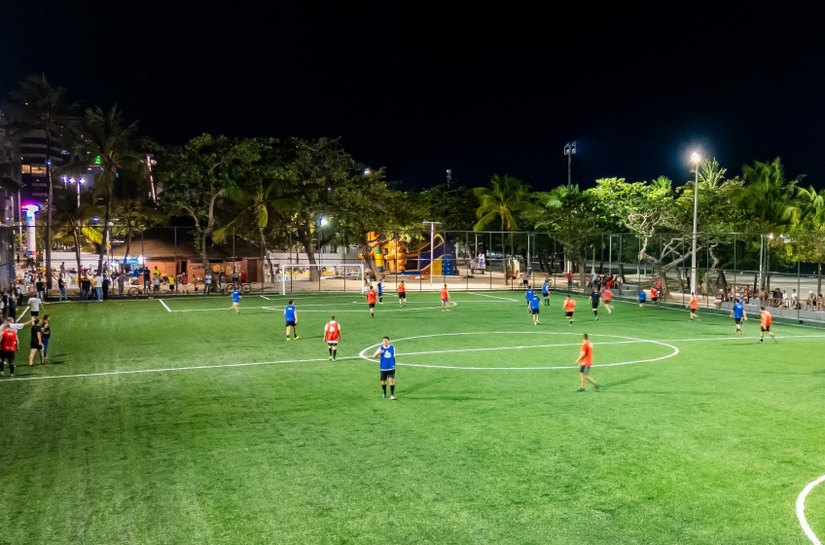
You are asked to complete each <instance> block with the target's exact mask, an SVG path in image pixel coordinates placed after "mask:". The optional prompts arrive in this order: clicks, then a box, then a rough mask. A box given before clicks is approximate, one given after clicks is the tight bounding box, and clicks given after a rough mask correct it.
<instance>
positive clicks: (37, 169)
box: [31, 165, 46, 176]
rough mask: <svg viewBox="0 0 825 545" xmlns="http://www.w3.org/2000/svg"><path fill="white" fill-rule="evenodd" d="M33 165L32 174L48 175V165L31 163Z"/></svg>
mask: <svg viewBox="0 0 825 545" xmlns="http://www.w3.org/2000/svg"><path fill="white" fill-rule="evenodd" d="M31 167H32V174H33V175H34V176H45V175H46V167H45V166H39V165H31Z"/></svg>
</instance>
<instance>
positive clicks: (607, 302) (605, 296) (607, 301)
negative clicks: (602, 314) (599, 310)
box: [602, 282, 613, 314]
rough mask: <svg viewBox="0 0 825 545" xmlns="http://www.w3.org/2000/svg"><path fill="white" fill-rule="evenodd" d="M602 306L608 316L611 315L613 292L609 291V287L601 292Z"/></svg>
mask: <svg viewBox="0 0 825 545" xmlns="http://www.w3.org/2000/svg"><path fill="white" fill-rule="evenodd" d="M608 283H609V282H608ZM602 304H603V305H604V308H605V310H607V313H608V314H613V292H612V291H610V288H609V287H605V288H604V290H602Z"/></svg>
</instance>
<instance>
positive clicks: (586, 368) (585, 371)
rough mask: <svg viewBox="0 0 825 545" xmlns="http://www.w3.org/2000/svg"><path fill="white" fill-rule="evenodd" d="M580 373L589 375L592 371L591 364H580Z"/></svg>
mask: <svg viewBox="0 0 825 545" xmlns="http://www.w3.org/2000/svg"><path fill="white" fill-rule="evenodd" d="M579 373H581V374H582V375H587V374H588V373H590V366H589V365H581V366H579Z"/></svg>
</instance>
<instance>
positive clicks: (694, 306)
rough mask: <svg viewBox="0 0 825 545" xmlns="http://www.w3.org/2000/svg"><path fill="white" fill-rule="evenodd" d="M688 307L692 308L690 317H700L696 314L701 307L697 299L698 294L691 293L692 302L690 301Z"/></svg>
mask: <svg viewBox="0 0 825 545" xmlns="http://www.w3.org/2000/svg"><path fill="white" fill-rule="evenodd" d="M688 308H689V309H690V319H691V320H693V319H694V318H698V317H699V315H698V314H696V311H697V310H698V309H699V300H698V299H696V294H695V293H691V294H690V302H689V303H688Z"/></svg>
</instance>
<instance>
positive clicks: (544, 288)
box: [541, 278, 550, 307]
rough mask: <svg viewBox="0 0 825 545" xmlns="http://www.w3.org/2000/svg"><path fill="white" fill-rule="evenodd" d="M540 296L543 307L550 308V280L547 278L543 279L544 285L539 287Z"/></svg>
mask: <svg viewBox="0 0 825 545" xmlns="http://www.w3.org/2000/svg"><path fill="white" fill-rule="evenodd" d="M541 295H542V297H544V306H546V307H549V306H550V280H548V279H547V278H545V279H544V283H543V284H542V285H541Z"/></svg>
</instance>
